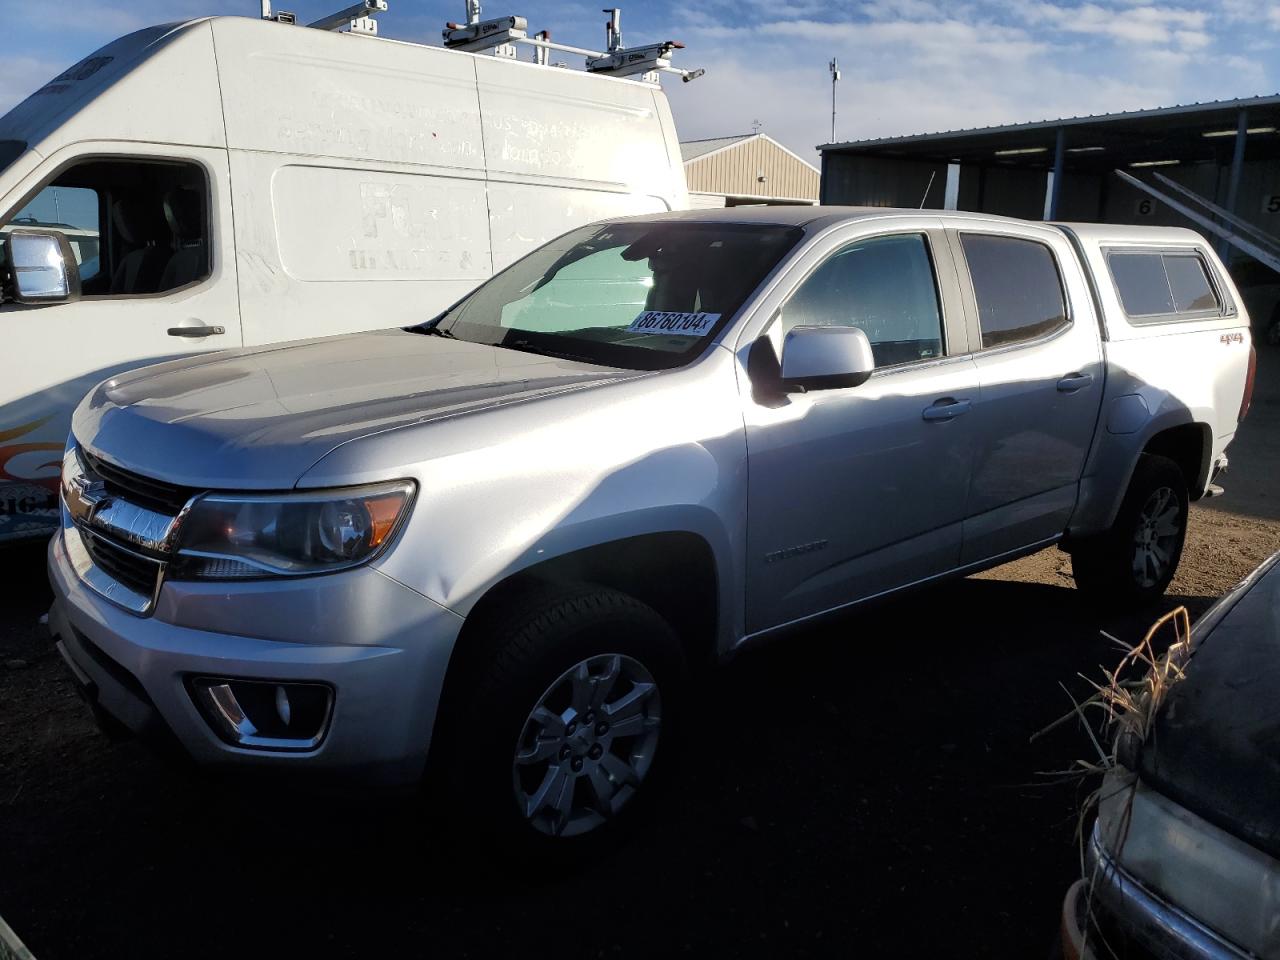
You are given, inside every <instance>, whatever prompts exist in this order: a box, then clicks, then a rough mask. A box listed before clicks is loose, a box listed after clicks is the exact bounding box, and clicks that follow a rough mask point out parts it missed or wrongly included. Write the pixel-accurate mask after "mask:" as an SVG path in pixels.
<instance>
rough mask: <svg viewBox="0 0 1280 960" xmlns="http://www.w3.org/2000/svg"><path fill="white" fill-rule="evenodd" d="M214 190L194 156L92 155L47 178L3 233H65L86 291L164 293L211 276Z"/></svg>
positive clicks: (0, 228) (132, 294)
mask: <svg viewBox="0 0 1280 960" xmlns="http://www.w3.org/2000/svg"><path fill="white" fill-rule="evenodd" d="M208 196H209V189H208V181H207V179H206V177H205V174H204V171H203V170H202V169H201V168H200V167H199V166H197V165H196V164H193V163H178V162H168V161H165V162H155V161H147V160H101V159H98V160H86V161H84V162H81V163H77V164H75V165H74V166H72V167H68V168H67V169H65V170H63V171H62V172H61V173H59V174H58V175H57V176H56V177H55V178H54V179H53V180H51V181H50V182H49V183H47V184H45V186H44V187H42V188H41V190H40V191H39V192H38V193H37V194H36V195H35V196H34V197H32V198H31V199H30V200H29V201H28V202H27V203H26V204H25V205H24V206H23V207H22V208H21V209H20V210H17V211H15V213H14V215H13V216H12V217H10V218H9V219H8V220H7V221H6V222H4V223H0V233H7V232H8V231H10V230H15V229H31V230H40V229H47V230H56V231H58V232H60V233H62V234H63V235H64V236H65V237H66V238H67V240H68V241H69V242H70V244H71V249H72V250H73V251H74V252H75V257H76V263H77V264H78V266H79V268H80V282H81V290H82V291H83V294H84V295H85V296H86V297H93V296H99V297H136V296H145V295H148V294H156V293H166V292H168V291H170V290H176V289H178V288H179V287H184V286H187V285H188V284H192V283H197V282H199V281H201V280H203V279H205V278H206V277H208V276H209V272H210V257H209V249H210V236H209V217H208Z"/></svg>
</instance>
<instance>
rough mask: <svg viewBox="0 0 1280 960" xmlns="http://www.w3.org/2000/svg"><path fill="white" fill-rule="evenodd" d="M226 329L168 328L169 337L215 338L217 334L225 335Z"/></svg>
mask: <svg viewBox="0 0 1280 960" xmlns="http://www.w3.org/2000/svg"><path fill="white" fill-rule="evenodd" d="M226 332H227V328H226V327H216V326H215V327H206V326H199V327H170V328H169V336H171V337H216V336H218V335H219V334H222V333H226Z"/></svg>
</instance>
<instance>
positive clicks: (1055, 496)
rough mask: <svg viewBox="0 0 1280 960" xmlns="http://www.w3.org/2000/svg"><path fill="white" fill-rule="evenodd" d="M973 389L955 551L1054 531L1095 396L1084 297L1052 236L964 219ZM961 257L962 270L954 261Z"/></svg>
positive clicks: (1089, 435)
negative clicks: (966, 483)
mask: <svg viewBox="0 0 1280 960" xmlns="http://www.w3.org/2000/svg"><path fill="white" fill-rule="evenodd" d="M952 241H953V245H954V246H955V247H956V248H958V259H959V261H960V263H961V269H960V274H961V276H962V278H964V280H965V281H966V287H967V289H966V299H967V300H968V303H969V308H970V316H971V323H972V327H971V329H970V331H969V339H970V342H971V343H974V344H975V350H974V363H975V364H976V365H977V368H978V382H979V386H980V399H979V402H978V403H977V404H976V406H975V409H974V417H973V420H974V426H975V428H976V431H975V443H976V446H975V449H974V463H973V482H972V484H971V485H970V488H969V498H968V505H967V507H966V510H965V513H966V519H965V523H964V549H963V552H962V557H961V559H962V562H963V563H965V564H969V563H977V562H981V561H983V560H987V559H990V558H993V557H998V556H1000V555H1002V554H1005V553H1008V552H1011V551H1016V550H1020V549H1022V548H1024V547H1029V546H1032V545H1034V544H1037V543H1042V542H1044V541H1047V540H1049V539H1051V538H1053V537H1056V536H1059V535H1060V534H1061V533H1062V532H1063V530H1064V529H1065V528H1066V525H1067V521H1068V519H1069V518H1070V516H1071V512H1072V510H1073V509H1074V508H1075V503H1076V497H1077V495H1078V492H1079V486H1080V475H1081V473H1082V471H1083V470H1084V461H1085V457H1086V456H1087V455H1088V453H1089V445H1090V443H1091V442H1092V440H1093V435H1094V431H1095V429H1096V428H1097V423H1098V411H1099V408H1100V406H1101V403H1102V389H1103V370H1102V346H1101V342H1100V339H1099V335H1098V325H1097V321H1096V319H1095V317H1094V314H1093V307H1092V300H1091V298H1090V297H1089V294H1088V291H1087V290H1086V289H1084V283H1083V279H1082V278H1081V276H1080V272H1079V270H1075V271H1071V272H1066V271H1063V269H1062V263H1063V262H1072V260H1069V259H1068V258H1072V259H1073V258H1074V255H1073V254H1072V252H1071V250H1070V248H1069V247H1068V246H1067V245H1066V243H1065V242H1064V241H1063V239H1062V238H1061V237H1057V236H1056V235H1053V236H1051V235H1049V232H1048V231H1035V232H1034V233H1033V234H1030V235H1023V236H1014V235H1010V234H1008V233H1005V232H1002V231H994V230H991V229H984V228H983V227H982V226H978V225H975V227H974V228H972V229H970V228H962V229H960V230H959V231H958V232H956V233H954V234H952ZM966 266H967V268H968V269H967V270H966V269H964V268H965V267H966Z"/></svg>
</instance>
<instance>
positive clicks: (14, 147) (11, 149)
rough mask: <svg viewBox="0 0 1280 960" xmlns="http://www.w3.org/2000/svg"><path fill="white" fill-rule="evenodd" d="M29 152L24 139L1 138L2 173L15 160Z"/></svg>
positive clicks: (0, 158)
mask: <svg viewBox="0 0 1280 960" xmlns="http://www.w3.org/2000/svg"><path fill="white" fill-rule="evenodd" d="M26 152H27V145H26V143H25V142H23V141H22V140H0V173H4V172H5V170H6V169H8V167H9V165H10V164H11V163H13V161H15V160H17V159H18V158H19V157H20V156H22V155H23V154H24V153H26Z"/></svg>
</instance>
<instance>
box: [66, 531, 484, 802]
mask: <svg viewBox="0 0 1280 960" xmlns="http://www.w3.org/2000/svg"><path fill="white" fill-rule="evenodd" d="M63 537H64V535H63V533H58V534H56V535H55V536H54V537H53V539H52V541H51V542H50V545H49V580H50V583H51V585H52V586H53V591H54V596H55V600H54V604H53V607H52V609H51V610H50V614H49V627H50V631H51V632H52V633H53V634H54V636H55V637H56V639H57V641H58V649H59V651H60V652H61V653H62V655H63V657H64V658H65V659H66V660H67V662H68V665H69V666H70V667H71V670H72V673H73V674H75V676H76V679H77V681H78V682H79V684H80V686H81V688H82V690H84V691H85V692H86V693H87V694H88V696H89V698H90V699H91V701H92V702H93V703H94V704H95V706H96V708H98V709H100V710H101V711H103V712H105V713H106V714H108V715H109V716H110V717H112V718H114V719H115V720H116V721H118V722H119V723H121V724H123V725H124V726H125V727H127V728H128V729H130V730H132V731H134V732H135V733H141V734H151V735H153V736H154V735H156V734H157V733H158V734H160V736H161V737H162V738H164V739H168V738H169V735H170V734H172V738H174V739H176V741H177V743H178V744H180V745H181V747H182V749H183V750H184V751H185V752H186V753H188V754H189V755H190V756H191V757H192V758H193V759H194V760H195V761H196V762H197V763H200V764H203V765H209V766H224V767H226V766H240V767H257V768H270V769H276V770H283V771H295V772H299V773H301V772H302V771H304V770H306V771H317V772H324V773H329V774H335V775H350V776H356V777H359V778H361V779H364V780H367V781H370V782H377V783H384V784H403V783H408V782H412V781H415V780H417V779H419V778H420V777H421V776H422V771H423V767H424V764H425V762H426V756H427V750H428V748H429V746H430V742H431V733H432V728H433V726H434V723H435V717H436V712H437V708H438V706H439V703H440V695H441V691H442V689H443V685H444V677H445V671H446V669H447V667H448V663H449V657H450V655H451V654H452V652H453V644H454V642H455V640H456V639H457V636H458V633H459V631H460V629H461V626H462V619H461V618H460V617H459V616H457V615H456V614H454V613H452V612H451V611H449V610H447V609H445V608H444V607H441V606H440V605H439V604H436V603H434V602H433V601H431V600H428V599H427V598H426V597H424V596H422V595H421V594H419V593H416V592H415V591H413V590H410V589H409V588H408V587H405V586H403V585H402V584H400V583H398V582H396V581H394V580H392V579H390V578H389V577H387V576H385V575H383V574H381V573H379V572H378V571H377V570H376V569H374V568H372V567H360V568H357V569H355V570H349V571H345V572H342V573H334V574H329V575H325V576H317V577H307V578H300V579H296V580H262V581H251V582H249V581H246V582H243V583H225V582H223V583H216V582H192V583H186V582H175V581H170V582H166V583H165V585H164V587H163V588H162V589H161V591H160V594H159V597H158V599H157V603H156V608H155V612H154V614H153V615H152V616H148V617H140V616H136V615H134V614H132V613H129V612H127V611H126V610H123V609H121V608H120V607H118V606H116V605H115V604H112V603H110V602H109V601H107V600H105V599H104V598H103V597H101V596H100V595H98V594H97V593H95V592H93V591H92V590H90V589H88V588H87V587H86V586H85V584H84V583H83V582H82V581H81V580H80V578H79V576H78V575H77V574H76V572H75V569H74V566H73V564H72V562H71V559H70V557H69V556H68V553H67V549H66V545H65V543H64V539H63ZM193 677H225V678H232V679H243V680H269V681H277V682H296V683H323V684H327V685H329V686H330V687H331V688H332V689H333V691H334V699H333V706H332V713H331V715H330V717H329V726H328V730H327V733H326V735H325V736H324V739H323V740H322V741H321V742H320V743H319V744H318V745H317V746H316V747H315V748H314V749H312V750H306V751H298V752H280V751H272V750H262V749H252V748H245V747H242V746H237V745H234V744H231V743H228V742H226V741H225V740H223V739H221V738H220V737H219V736H218V734H217V733H216V732H215V731H214V729H213V727H212V726H211V725H210V723H209V721H207V720H206V719H205V716H204V715H203V714H202V713H201V711H200V709H199V708H198V707H197V706H196V703H195V701H194V700H193V698H192V695H191V692H190V689H189V685H188V681H189V680H190V679H191V678H193Z"/></svg>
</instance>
